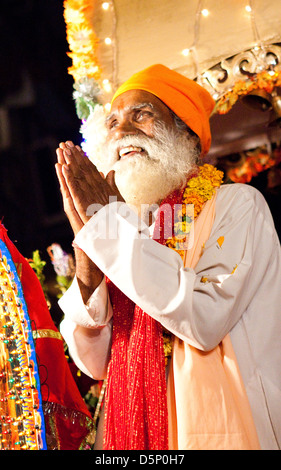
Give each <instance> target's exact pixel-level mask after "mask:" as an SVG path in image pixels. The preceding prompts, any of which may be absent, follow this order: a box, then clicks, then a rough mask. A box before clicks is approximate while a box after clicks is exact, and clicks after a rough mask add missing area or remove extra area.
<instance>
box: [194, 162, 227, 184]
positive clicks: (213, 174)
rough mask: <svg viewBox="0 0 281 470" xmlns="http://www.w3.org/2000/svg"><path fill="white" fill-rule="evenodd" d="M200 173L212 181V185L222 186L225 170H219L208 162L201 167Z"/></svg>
mask: <svg viewBox="0 0 281 470" xmlns="http://www.w3.org/2000/svg"><path fill="white" fill-rule="evenodd" d="M199 174H200V176H202V178H204V179H208V180H209V181H211V183H212V185H213V186H215V187H218V186H220V185H221V183H222V180H223V172H222V171H219V170H217V169H216V168H215V167H213V166H212V165H209V164H207V163H205V165H203V166H202V167H200V169H199Z"/></svg>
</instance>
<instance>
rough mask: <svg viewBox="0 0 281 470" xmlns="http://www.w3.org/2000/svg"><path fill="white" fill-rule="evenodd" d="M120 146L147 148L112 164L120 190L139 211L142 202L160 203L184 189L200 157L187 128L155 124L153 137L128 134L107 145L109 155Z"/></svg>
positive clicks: (147, 203) (126, 199)
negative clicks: (144, 152)
mask: <svg viewBox="0 0 281 470" xmlns="http://www.w3.org/2000/svg"><path fill="white" fill-rule="evenodd" d="M120 145H121V146H122V147H126V146H128V145H133V146H136V147H141V148H143V149H144V150H145V151H146V154H140V155H136V156H131V157H129V158H127V159H124V160H122V159H121V160H118V161H117V162H115V163H114V165H113V166H112V169H113V170H114V171H115V182H116V185H117V187H118V189H119V191H120V193H121V194H122V196H123V198H124V199H125V201H126V202H127V204H129V205H130V206H133V207H135V208H136V210H137V212H138V213H140V207H141V205H144V204H146V205H152V204H159V203H160V202H161V201H162V200H163V199H164V198H165V197H166V196H168V194H170V193H171V192H173V191H174V190H175V189H178V188H181V187H182V186H183V185H184V184H185V182H186V179H187V175H188V173H189V172H190V171H191V170H192V169H193V168H194V166H195V164H196V161H197V158H198V151H197V150H196V146H195V143H194V140H193V139H192V138H190V139H189V138H188V134H187V133H186V131H185V132H183V131H179V130H177V129H176V128H175V129H172V130H171V129H167V128H166V127H165V126H164V125H162V124H156V125H155V127H154V137H146V136H138V135H137V136H126V137H123V138H122V139H120V140H119V141H118V142H114V144H112V145H109V147H108V153H109V155H112V154H113V153H114V151H115V152H116V150H115V148H116V146H120ZM112 147H113V148H112ZM115 154H116V153H115Z"/></svg>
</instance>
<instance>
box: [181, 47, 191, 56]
mask: <svg viewBox="0 0 281 470" xmlns="http://www.w3.org/2000/svg"><path fill="white" fill-rule="evenodd" d="M189 52H190V50H189V49H183V50H182V51H181V53H182V55H184V56H185V57H186V56H188V54H189Z"/></svg>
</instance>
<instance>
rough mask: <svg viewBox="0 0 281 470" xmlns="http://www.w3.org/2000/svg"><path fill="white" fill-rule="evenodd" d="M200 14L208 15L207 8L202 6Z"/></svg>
mask: <svg viewBox="0 0 281 470" xmlns="http://www.w3.org/2000/svg"><path fill="white" fill-rule="evenodd" d="M201 13H202V15H203V16H205V17H206V16H208V15H209V10H207V8H204V10H202V11H201Z"/></svg>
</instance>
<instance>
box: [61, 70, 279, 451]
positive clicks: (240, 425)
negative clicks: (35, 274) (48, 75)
mask: <svg viewBox="0 0 281 470" xmlns="http://www.w3.org/2000/svg"><path fill="white" fill-rule="evenodd" d="M213 105H214V103H213V100H212V98H211V97H210V95H209V94H208V93H207V92H206V90H204V89H203V88H202V87H200V86H199V85H197V84H196V83H195V82H194V81H192V80H189V79H187V78H185V77H183V76H182V75H180V74H178V73H176V72H174V71H172V70H169V69H168V68H166V67H164V66H162V65H155V66H152V67H149V68H148V69H146V70H144V71H142V72H140V73H137V74H135V75H133V77H131V78H130V79H129V80H128V81H127V82H125V83H124V84H123V85H122V86H121V87H120V88H119V90H118V91H117V92H116V94H115V96H114V97H113V100H112V107H111V111H110V114H109V115H108V116H107V118H106V127H107V139H106V142H105V144H104V146H103V148H102V151H103V155H104V160H105V161H106V162H109V163H110V165H109V166H110V168H109V171H108V172H107V175H106V177H104V175H102V174H100V172H99V171H98V170H100V168H99V169H97V168H96V167H95V166H94V165H93V164H92V163H91V162H90V160H89V159H88V158H86V157H85V155H84V154H83V152H82V151H81V149H80V148H79V147H78V146H74V144H73V143H72V142H66V143H62V144H61V145H60V148H59V149H58V150H57V154H58V164H57V165H56V169H57V174H58V178H59V180H60V185H61V191H62V196H63V201H64V207H65V211H66V214H67V216H68V218H69V221H70V223H71V225H72V228H73V231H74V235H75V240H74V247H75V254H76V277H75V279H74V281H73V284H72V286H71V287H70V289H69V290H68V291H67V293H66V294H65V295H64V297H63V298H62V299H61V301H60V305H61V308H62V309H63V310H64V312H65V319H64V321H63V323H62V333H63V335H64V337H65V339H66V341H67V343H68V345H69V349H70V353H71V354H72V356H73V358H74V360H75V361H76V364H77V365H78V367H80V368H81V370H83V371H84V372H85V373H86V374H88V375H90V376H91V377H94V378H96V379H103V378H107V390H106V397H105V404H104V407H105V419H104V423H103V422H101V425H102V427H103V448H104V449H168V448H169V449H260V448H261V449H278V448H279V447H280V443H281V413H280V399H281V390H280V387H281V380H280V377H281V374H280V365H281V364H280V362H281V360H280V358H281V355H280V333H281V322H280V281H281V259H280V244H279V240H278V237H277V234H276V232H275V229H274V224H273V221H272V217H271V214H270V212H269V209H268V207H267V205H266V203H265V201H264V199H263V197H262V196H261V194H260V193H259V192H258V191H256V190H255V189H253V188H251V187H249V186H246V185H239V184H238V185H221V174H220V172H218V171H217V170H216V169H215V168H213V167H212V166H210V165H202V164H199V160H200V158H201V159H203V158H204V155H205V154H206V153H207V152H208V149H209V146H210V140H211V136H210V127H209V116H210V113H211V111H212V109H213ZM199 157H200V158H199ZM202 161H203V160H202ZM190 205H192V206H191V207H193V208H194V213H193V214H192V213H191V212H190ZM179 208H181V210H180V214H181V231H180V232H178V231H177V230H176V228H177V227H178V222H177V220H178V219H177V216H178V214H179V212H178V209H179ZM91 210H92V212H91Z"/></svg>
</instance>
